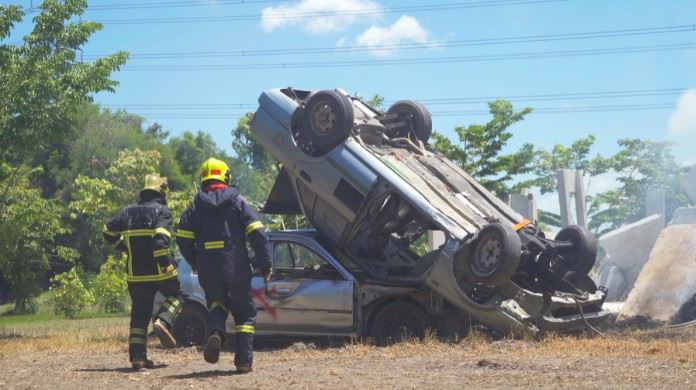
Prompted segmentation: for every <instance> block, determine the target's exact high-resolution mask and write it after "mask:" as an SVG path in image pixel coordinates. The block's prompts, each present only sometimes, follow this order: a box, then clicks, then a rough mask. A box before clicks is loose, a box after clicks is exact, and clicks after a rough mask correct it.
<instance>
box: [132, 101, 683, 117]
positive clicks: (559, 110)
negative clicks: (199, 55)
mask: <svg viewBox="0 0 696 390" xmlns="http://www.w3.org/2000/svg"><path fill="white" fill-rule="evenodd" d="M673 108H674V103H648V104H618V105H598V106H579V107H539V108H535V109H534V111H533V112H532V113H533V114H571V113H586V112H620V111H649V110H666V109H673ZM134 114H135V115H140V116H148V117H149V116H153V117H154V116H156V117H158V118H172V119H174V118H182V119H230V118H232V117H235V116H239V115H243V114H245V112H235V113H233V112H229V113H211V114H202V113H171V112H164V113H161V112H149V111H146V112H138V113H134ZM431 114H432V115H433V116H435V117H447V116H467V115H490V111H486V110H449V111H433V112H432V113H431Z"/></svg>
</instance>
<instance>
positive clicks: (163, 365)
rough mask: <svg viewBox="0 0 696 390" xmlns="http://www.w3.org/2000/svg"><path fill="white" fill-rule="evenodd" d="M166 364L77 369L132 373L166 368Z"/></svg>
mask: <svg viewBox="0 0 696 390" xmlns="http://www.w3.org/2000/svg"><path fill="white" fill-rule="evenodd" d="M166 367H167V365H166V364H157V365H155V366H154V367H152V368H144V369H140V370H136V369H133V368H130V367H117V368H107V367H102V368H78V369H77V370H75V371H80V372H122V373H124V374H132V373H134V372H146V371H148V370H157V369H160V368H166Z"/></svg>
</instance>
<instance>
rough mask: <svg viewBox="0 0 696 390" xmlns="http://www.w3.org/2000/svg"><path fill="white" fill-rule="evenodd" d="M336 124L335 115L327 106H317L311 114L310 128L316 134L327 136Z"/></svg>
mask: <svg viewBox="0 0 696 390" xmlns="http://www.w3.org/2000/svg"><path fill="white" fill-rule="evenodd" d="M335 123H336V114H335V113H334V111H333V109H332V108H331V106H329V105H328V104H319V105H317V106H316V107H315V108H314V111H313V112H312V127H313V128H314V130H316V131H317V132H318V133H321V134H328V133H330V132H331V129H333V127H334V124H335Z"/></svg>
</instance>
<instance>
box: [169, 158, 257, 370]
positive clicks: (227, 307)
mask: <svg viewBox="0 0 696 390" xmlns="http://www.w3.org/2000/svg"><path fill="white" fill-rule="evenodd" d="M230 178H231V173H230V170H229V168H228V166H227V164H225V163H224V162H223V161H220V160H217V159H214V158H210V159H208V160H207V161H205V162H204V163H203V165H202V166H201V184H202V186H201V191H199V192H198V194H197V195H196V197H195V199H194V200H193V202H192V203H191V204H190V205H189V206H188V208H187V209H186V211H184V214H183V215H182V217H181V220H180V221H179V225H178V226H177V230H176V242H177V244H178V246H179V250H180V251H181V254H182V255H183V256H184V258H185V259H186V261H188V262H189V263H190V264H191V267H193V268H194V269H197V270H198V281H199V282H200V284H201V287H203V290H204V291H205V297H206V301H207V304H208V310H209V319H210V328H211V330H210V334H209V337H208V341H207V343H206V345H205V349H204V353H203V356H204V358H205V360H206V361H207V362H209V363H216V362H217V361H218V359H219V356H220V349H221V346H222V345H223V343H224V339H225V321H226V319H227V315H228V314H232V316H233V317H234V323H235V356H234V365H235V366H236V367H237V371H238V372H249V371H251V370H252V363H253V341H254V326H255V325H256V306H255V305H254V302H253V300H252V291H251V277H252V264H251V260H250V259H249V254H248V253H247V246H246V243H247V240H248V241H249V243H250V244H251V247H252V249H253V250H254V253H255V255H256V256H255V257H256V262H255V264H253V266H255V267H256V268H258V269H260V270H261V272H262V273H263V275H264V277H265V278H266V280H268V278H269V277H270V274H271V261H270V251H269V243H268V239H267V237H266V232H265V230H264V227H263V224H262V223H261V222H260V221H259V220H258V218H257V216H256V214H255V213H254V211H253V210H252V209H251V207H249V205H248V204H247V202H246V201H245V200H244V198H242V197H241V196H240V195H239V192H238V191H237V189H236V188H234V187H232V186H231V185H230Z"/></svg>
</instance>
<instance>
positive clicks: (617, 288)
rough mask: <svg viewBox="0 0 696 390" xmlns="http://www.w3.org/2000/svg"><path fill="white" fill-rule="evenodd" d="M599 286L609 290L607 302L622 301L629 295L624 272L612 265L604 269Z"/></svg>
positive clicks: (608, 264)
mask: <svg viewBox="0 0 696 390" xmlns="http://www.w3.org/2000/svg"><path fill="white" fill-rule="evenodd" d="M597 285H599V286H604V287H606V288H607V290H608V291H607V299H606V300H607V302H617V301H621V300H623V298H624V297H625V296H626V294H627V293H628V291H626V281H625V278H624V275H623V272H621V270H620V269H619V267H617V266H615V265H613V264H611V263H607V265H606V266H603V267H602V270H601V271H600V273H599V280H598V282H597Z"/></svg>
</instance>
